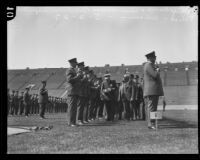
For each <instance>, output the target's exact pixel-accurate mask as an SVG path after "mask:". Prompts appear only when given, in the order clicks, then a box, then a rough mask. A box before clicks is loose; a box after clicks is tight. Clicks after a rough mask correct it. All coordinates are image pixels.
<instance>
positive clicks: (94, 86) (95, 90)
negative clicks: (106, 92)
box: [89, 79, 98, 99]
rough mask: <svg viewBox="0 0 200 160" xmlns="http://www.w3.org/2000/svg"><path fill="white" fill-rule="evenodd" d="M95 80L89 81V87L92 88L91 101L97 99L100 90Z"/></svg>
mask: <svg viewBox="0 0 200 160" xmlns="http://www.w3.org/2000/svg"><path fill="white" fill-rule="evenodd" d="M95 81H96V80H95V79H89V86H90V99H95V98H96V97H97V94H98V93H97V92H98V89H97V87H96V85H95Z"/></svg>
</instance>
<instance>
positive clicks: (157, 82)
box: [143, 62, 164, 97]
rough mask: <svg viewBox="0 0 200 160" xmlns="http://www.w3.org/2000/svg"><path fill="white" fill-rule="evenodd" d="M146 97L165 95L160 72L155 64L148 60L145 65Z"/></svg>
mask: <svg viewBox="0 0 200 160" xmlns="http://www.w3.org/2000/svg"><path fill="white" fill-rule="evenodd" d="M143 94H144V97H145V96H149V95H157V96H163V95H164V92H163V87H162V81H161V78H160V73H158V72H157V71H156V70H155V65H154V64H153V63H151V62H147V63H145V65H144V93H143Z"/></svg>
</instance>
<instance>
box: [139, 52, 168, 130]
mask: <svg viewBox="0 0 200 160" xmlns="http://www.w3.org/2000/svg"><path fill="white" fill-rule="evenodd" d="M146 58H147V62H146V63H145V64H144V93H143V95H144V98H145V104H146V108H147V122H148V128H149V129H155V120H151V119H150V112H155V111H157V105H158V99H159V96H164V92H163V87H162V81H161V78H160V69H159V67H158V66H157V65H155V61H156V55H155V51H153V52H151V53H149V54H147V55H146Z"/></svg>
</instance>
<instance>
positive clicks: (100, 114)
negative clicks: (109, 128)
mask: <svg viewBox="0 0 200 160" xmlns="http://www.w3.org/2000/svg"><path fill="white" fill-rule="evenodd" d="M98 105H99V110H98V117H101V118H102V117H103V107H104V103H103V101H102V100H101V99H99V101H98Z"/></svg>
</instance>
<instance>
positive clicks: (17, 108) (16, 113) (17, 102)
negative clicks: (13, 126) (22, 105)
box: [14, 91, 19, 115]
mask: <svg viewBox="0 0 200 160" xmlns="http://www.w3.org/2000/svg"><path fill="white" fill-rule="evenodd" d="M14 103H15V115H18V110H19V91H16V92H15V96H14Z"/></svg>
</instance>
